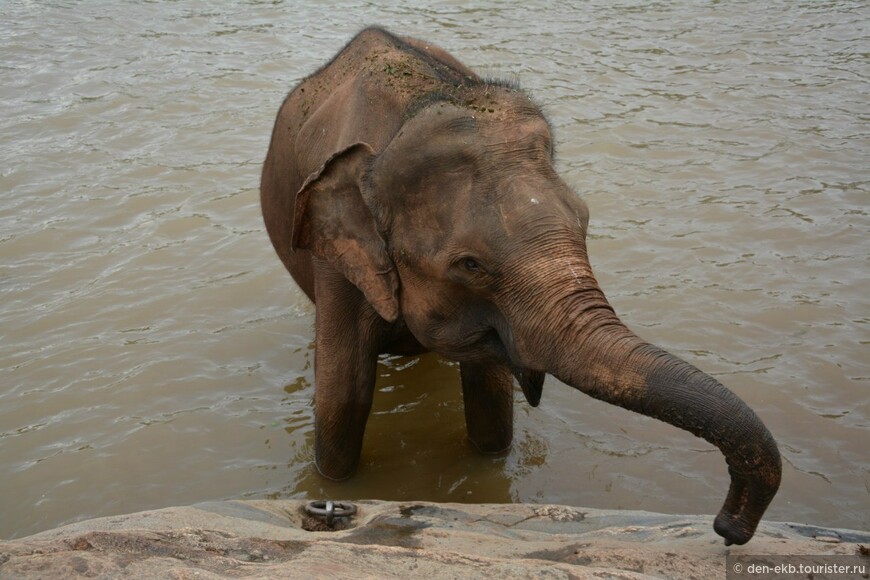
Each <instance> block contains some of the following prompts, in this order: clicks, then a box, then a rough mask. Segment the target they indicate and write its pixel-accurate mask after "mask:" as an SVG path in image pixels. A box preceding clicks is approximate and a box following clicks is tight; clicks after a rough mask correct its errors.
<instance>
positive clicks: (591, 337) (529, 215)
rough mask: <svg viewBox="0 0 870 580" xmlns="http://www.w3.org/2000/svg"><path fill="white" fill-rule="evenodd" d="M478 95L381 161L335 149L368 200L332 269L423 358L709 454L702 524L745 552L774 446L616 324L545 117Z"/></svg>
mask: <svg viewBox="0 0 870 580" xmlns="http://www.w3.org/2000/svg"><path fill="white" fill-rule="evenodd" d="M487 91H489V92H491V94H490V97H491V102H493V103H497V105H494V106H491V107H490V106H488V105H487V104H486V103H487V101H486V96H484V95H481V96H480V97H479V100H478V103H481V104H482V106H479V107H478V106H475V107H471V108H469V107H467V106H463V105H462V104H457V103H455V102H453V101H451V100H450V99H448V98H446V97H445V98H444V99H437V98H436V99H433V100H432V101H431V102H429V103H426V104H425V106H422V107H420V110H419V111H418V112H416V114H414V115H413V116H411V117H410V118H409V119H407V120H406V121H404V123H403V125H402V127H401V129H400V130H399V131H398V132H397V133H396V135H395V136H394V137H393V138H392V140H391V141H390V142H389V144H388V145H386V146H385V147H382V151H379V152H376V151H375V148H369V147H367V146H359V147H355V148H352V149H350V150H348V151H350V154H348V156H350V157H353V158H354V159H355V161H354V164H352V165H351V164H350V163H349V164H348V165H347V167H352V168H354V169H353V171H350V170H349V169H348V170H344V169H342V170H341V171H338V169H336V171H335V172H334V178H335V179H339V178H341V179H343V180H344V182H346V183H351V182H352V184H351V185H350V186H349V188H350V190H352V191H353V192H356V194H355V195H358V196H359V198H360V199H362V200H363V202H364V206H365V207H364V208H363V209H359V208H357V209H354V210H352V212H353V215H354V216H355V218H354V220H355V221H359V216H360V215H364V216H365V220H363V221H366V222H368V220H371V223H373V224H374V227H371V226H370V225H365V224H363V225H360V226H354V228H355V229H354V232H353V233H351V234H347V233H345V234H342V235H344V236H345V237H346V238H348V239H352V240H354V242H353V243H352V244H346V246H345V249H344V250H343V251H342V250H340V249H339V250H336V251H335V252H334V253H335V254H338V255H344V256H345V258H342V259H344V260H345V261H347V256H356V255H357V254H359V255H361V256H364V259H352V260H350V262H352V263H351V264H350V265H347V264H345V265H344V266H343V269H344V271H345V272H350V274H351V275H349V276H348V277H349V279H351V280H352V281H354V280H355V278H354V277H353V276H355V277H356V279H358V280H361V282H359V283H357V285H358V286H359V287H360V289H361V290H362V291H363V292H364V293H365V295H366V297H367V298H368V299H369V301H370V302H371V303H372V305H373V306H375V308H376V309H377V310H378V312H380V313H381V315H382V316H383V317H385V318H386V319H388V320H390V321H392V320H394V319H396V318H397V316H400V317H401V319H402V320H404V323H405V324H406V325H407V327H408V329H409V330H410V331H411V333H413V335H414V337H415V338H416V339H417V341H419V342H420V343H421V344H422V345H423V346H425V347H426V348H428V349H430V350H432V351H435V352H437V353H440V354H442V355H443V356H445V357H448V358H451V359H453V360H458V361H461V362H470V363H475V362H493V361H495V362H498V363H500V364H502V365H504V366H505V367H507V368H510V369H511V370H512V371H513V373H514V375H515V376H516V377H517V378H518V379H519V381H520V383H521V385H522V386H523V390H524V392H525V393H526V396H527V398H528V399H529V402H530V403H531V404H533V405H537V403H538V398H539V397H540V387H541V383H542V381H543V377H544V375H545V374H552V375H553V376H555V377H556V378H557V379H559V380H560V381H562V382H564V383H566V384H568V385H570V386H572V387H574V388H576V389H578V390H580V391H583V392H584V393H586V394H588V395H591V396H593V397H595V398H597V399H601V400H603V401H607V402H609V403H613V404H615V405H619V406H621V407H624V408H627V409H630V410H632V411H636V412H638V413H641V414H644V415H648V416H651V417H655V418H657V419H660V420H662V421H665V422H667V423H670V424H672V425H675V426H677V427H680V428H682V429H685V430H687V431H689V432H691V433H693V434H694V435H697V436H699V437H703V438H704V439H706V440H707V441H709V442H711V443H712V444H714V445H716V446H717V447H718V448H719V449H720V450H721V451H722V453H723V454H724V455H725V457H726V459H727V462H728V467H729V473H730V475H731V487H730V490H729V492H728V496H727V499H726V500H725V504H724V505H723V507H722V509H721V511H720V513H719V515H718V516H717V518H716V521H715V524H714V527H715V529H716V531H717V532H718V533H719V534H720V535H721V536H723V537H724V538H725V540H726V543H736V544H743V543H745V542H746V541H748V540H749V539H750V538H751V537H752V535H753V533H754V531H755V528H756V526H757V525H758V522H759V520H760V518H761V516H762V514H763V513H764V511H765V509H766V508H767V506H768V504H769V503H770V501H771V499H772V498H773V496H774V495H775V493H776V491H777V489H778V487H779V482H780V474H781V463H780V456H779V452H778V450H777V447H776V443H775V442H774V440H773V437H772V436H771V434H770V432H769V431H768V430H767V428H766V427H765V426H764V424H763V423H762V422H761V420H760V419H759V418H758V417H757V416H756V414H755V413H754V412H753V411H752V410H751V409H750V408H749V407H748V406H747V405H746V404H745V403H743V401H741V400H740V399H739V398H738V397H737V396H735V395H734V394H733V393H732V392H731V391H729V390H728V389H726V388H725V387H723V386H722V385H721V384H720V383H719V382H718V381H716V380H715V379H713V378H712V377H710V376H708V375H706V374H704V373H703V372H701V371H699V370H698V369H696V368H695V367H693V366H691V365H689V364H688V363H686V362H684V361H682V360H680V359H679V358H677V357H675V356H673V355H671V354H669V353H667V352H665V351H664V350H661V349H659V348H657V347H655V346H653V345H651V344H649V343H647V342H644V341H643V340H641V339H640V338H638V337H637V336H636V335H635V334H633V333H632V332H631V331H630V330H629V329H628V328H626V326H625V325H624V324H623V323H622V322H621V321H620V320H619V318H618V317H617V316H616V314H615V313H614V311H613V309H612V308H611V306H610V304H609V303H608V301H607V299H606V298H605V296H604V294H603V293H602V291H601V289H600V288H599V286H598V283H597V282H596V280H595V277H594V275H593V273H592V268H591V266H590V263H589V259H588V256H587V251H586V234H587V227H588V222H589V211H588V209H587V207H586V204H585V203H584V202H583V201H581V200H580V199H579V198H578V197H577V195H576V194H575V193H574V192H572V191H571V189H570V188H569V187H568V186H567V185H566V184H565V183H564V182H563V181H562V180H561V179H560V178H559V176H558V175H557V174H556V172H555V171H554V169H553V165H552V156H553V141H552V135H551V131H550V128H549V125H548V123H547V121H546V120H545V119H544V118H543V116H542V115H541V113H540V111H539V110H538V108H537V107H535V106H534V105H533V104H532V103H531V102H530V101H529V100H528V98H527V97H526V96H524V95H523V94H521V93H519V92H516V91H511V90H508V89H506V88H501V87H494V86H490V87H488V88H487ZM345 174H346V175H345ZM342 175H344V177H341V176H342ZM304 189H305V188H303V190H304ZM342 211H344V212H348V211H350V210H347V209H341V208H339V209H337V210H335V212H334V213H335V214H336V217H335V219H336V220H343V219H346V217H345V218H343V217H341V212H342ZM331 227H332V226H331ZM339 227H344V226H334V228H339ZM375 230H376V233H375ZM373 235H376V236H377V238H378V239H372V236H373ZM331 237H333V238H334V237H335V236H331ZM396 276H398V285H397V284H396V283H395V277H396Z"/></svg>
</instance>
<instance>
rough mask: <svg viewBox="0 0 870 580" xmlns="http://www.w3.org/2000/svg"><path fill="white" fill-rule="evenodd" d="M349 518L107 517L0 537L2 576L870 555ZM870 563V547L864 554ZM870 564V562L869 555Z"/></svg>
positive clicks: (487, 567) (833, 539) (841, 547)
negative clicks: (334, 525)
mask: <svg viewBox="0 0 870 580" xmlns="http://www.w3.org/2000/svg"><path fill="white" fill-rule="evenodd" d="M356 505H357V506H358V508H359V511H358V513H357V515H356V516H354V517H353V518H351V519H350V520H349V521H345V522H341V521H340V522H339V527H343V526H346V527H345V529H339V530H336V531H306V529H305V528H306V527H318V526H319V527H322V524H320V523H319V522H318V521H316V520H311V519H309V518H308V516H307V515H306V514H305V513H304V506H305V502H303V501H293V500H286V501H285V500H262V501H226V502H211V503H203V504H198V505H194V506H189V507H175V508H167V509H162V510H155V511H148V512H141V513H136V514H130V515H123V516H116V517H108V518H99V519H94V520H88V521H84V522H80V523H77V524H72V525H69V526H64V527H61V528H57V529H55V530H50V531H47V532H43V533H40V534H36V535H33V536H30V537H27V538H22V539H18V540H11V541H0V578H15V579H18V578H115V577H128V578H144V579H148V578H178V579H181V578H412V577H420V578H427V579H434V578H626V579H629V578H649V577H653V578H724V577H725V570H726V556H727V555H729V554H731V555H740V554H783V555H797V554H819V555H820V554H825V555H836V554H842V555H850V556H854V555H856V554H860V553H862V552H865V553H866V550H867V546H870V533H866V532H857V531H849V530H833V529H825V528H817V527H812V526H805V525H798V524H788V523H762V525H761V526H760V528H759V530H758V532H757V533H756V535H755V538H753V540H752V541H750V542H749V543H748V544H746V545H745V546H731V547H725V546H724V544H723V542H722V539H721V538H720V537H719V536H717V535H716V534H715V533H714V532H713V530H712V517H708V516H674V515H662V514H653V513H647V512H636V511H633V512H629V511H610V510H595V509H587V508H574V507H566V506H558V505H529V504H509V505H477V504H433V503H425V502H419V503H396V502H375V501H371V502H358V503H357V504H356ZM859 557H860V558H861V559H862V561H866V562H868V563H870V560H868V559H867V557H866V556H859ZM868 569H870V567H868Z"/></svg>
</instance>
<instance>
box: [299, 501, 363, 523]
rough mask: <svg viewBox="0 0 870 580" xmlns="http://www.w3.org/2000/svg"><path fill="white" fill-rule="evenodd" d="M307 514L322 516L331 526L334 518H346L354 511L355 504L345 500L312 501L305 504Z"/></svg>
mask: <svg viewBox="0 0 870 580" xmlns="http://www.w3.org/2000/svg"><path fill="white" fill-rule="evenodd" d="M305 511H306V512H308V515H311V516H315V517H318V518H324V519H325V520H326V524H327V525H329V526H331V525H332V524H333V523H334V522H335V518H347V517H350V516H352V515H354V514H355V513H356V506H355V505H354V504H352V503H350V502H347V501H331V500H326V501H312V502H308V504H307V505H306V506H305Z"/></svg>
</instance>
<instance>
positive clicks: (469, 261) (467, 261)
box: [462, 258, 483, 273]
mask: <svg viewBox="0 0 870 580" xmlns="http://www.w3.org/2000/svg"><path fill="white" fill-rule="evenodd" d="M462 267H463V268H465V269H466V270H467V271H469V272H474V273H477V272H480V271H482V270H483V268H481V267H480V264H478V263H477V260H475V259H474V258H463V259H462Z"/></svg>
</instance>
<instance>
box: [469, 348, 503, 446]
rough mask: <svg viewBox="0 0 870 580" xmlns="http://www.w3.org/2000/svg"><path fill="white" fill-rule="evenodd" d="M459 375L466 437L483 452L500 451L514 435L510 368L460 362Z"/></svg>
mask: <svg viewBox="0 0 870 580" xmlns="http://www.w3.org/2000/svg"><path fill="white" fill-rule="evenodd" d="M460 374H461V376H462V399H463V402H464V403H465V425H466V427H467V429H468V438H469V439H471V442H472V443H474V446H475V447H477V449H478V450H480V451H482V452H483V453H499V452H501V451H504V450H505V449H507V448H508V447H510V444H511V440H512V439H513V436H514V392H513V376H512V375H511V372H510V369H508V368H507V367H505V366H502V365H498V364H484V363H462V364H460Z"/></svg>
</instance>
